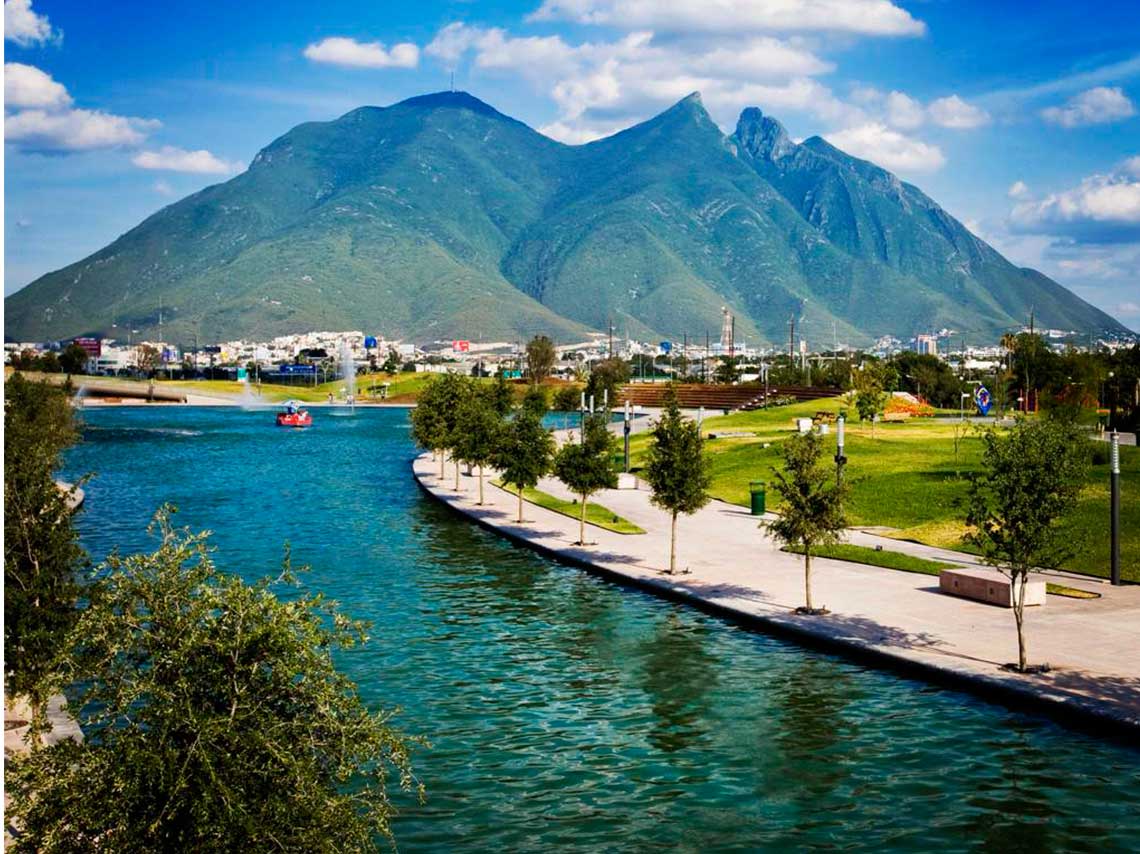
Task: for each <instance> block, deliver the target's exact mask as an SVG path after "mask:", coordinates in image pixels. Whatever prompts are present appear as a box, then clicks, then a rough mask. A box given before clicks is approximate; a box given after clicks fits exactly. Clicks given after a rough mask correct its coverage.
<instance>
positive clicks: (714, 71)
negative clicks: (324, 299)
mask: <svg viewBox="0 0 1140 854" xmlns="http://www.w3.org/2000/svg"><path fill="white" fill-rule="evenodd" d="M424 52H425V53H426V54H427V55H428V56H432V57H435V58H437V59H439V60H440V61H441V62H443V63H445V64H446V65H448V66H450V67H455V65H456V64H458V63H459V62H461V61H463V60H464V59H465V57H466V56H467V55H469V54H470V56H471V63H472V66H473V67H474V68H476V69H479V70H484V71H487V72H491V73H510V74H517V75H519V76H521V77H523V78H525V79H527V80H529V81H530V82H531V83H532V84H533V85H534V86H535V88H536V89H537V90H539V91H541V92H543V93H544V94H547V95H549V96H550V97H552V98H553V99H554V102H555V103H556V105H557V106H558V116H557V118H556V119H555V120H554V121H552V122H550V123H549V124H547V125H545V126H544V127H543V128H541V130H542V132H543V133H546V134H548V135H549V136H552V137H554V138H556V139H560V140H562V141H565V142H570V143H580V142H586V141H589V140H592V139H597V138H598V137H600V136H604V135H608V134H609V133H611V132H613V131H615V130H620V129H621V128H623V127H627V126H629V125H630V124H633V123H635V122H637V121H641V120H643V119H645V118H647V117H649V116H650V115H652V114H654V113H656V112H659V111H660V110H661V109H663V108H665V107H667V106H669V105H671V104H672V103H674V102H676V101H677V100H679V99H681V98H683V97H685V96H686V95H687V94H689V93H690V92H693V91H700V92H701V94H702V96H703V100H704V103H705V106H706V107H707V108H708V110H709V111H710V113H711V114H712V116H713V118H714V119H715V120H716V121H718V122H720V123H721V125H722V126H723V127H731V126H732V125H733V124H734V123H735V121H736V118H737V115H738V114H739V112H740V110H741V109H743V108H744V107H746V106H750V105H753V104H761V105H763V106H764V107H766V108H769V109H773V108H774V109H795V110H799V111H803V112H809V113H811V114H813V115H817V116H820V117H824V118H826V119H827V120H828V121H833V122H839V123H854V122H856V121H858V120H860V119H862V118H864V117H863V114H862V113H861V111H859V110H858V109H857V108H853V107H851V106H850V105H847V104H844V103H843V102H842V101H840V100H839V99H838V98H836V97H835V96H834V95H833V94H832V93H831V91H830V90H829V89H828V88H827V87H826V86H824V85H823V84H821V83H819V82H817V81H816V80H814V79H812V75H815V74H823V73H827V72H829V71H831V70H832V69H833V67H834V66H833V65H832V64H831V63H829V62H827V61H825V60H823V59H820V58H819V57H818V56H816V55H815V54H813V53H812V52H811V51H809V50H807V49H806V48H804V47H803V46H801V45H800V44H798V43H793V42H792V41H782V40H780V39H777V38H774V37H771V36H743V37H737V38H720V39H717V40H716V41H715V43H712V44H710V42H709V41H708V40H706V39H704V38H695V39H684V38H682V39H669V40H666V41H664V42H662V43H659V42H658V40H657V39H656V38H655V36H654V34H653V33H652V32H648V31H635V32H630V33H627V34H625V35H624V36H622V37H621V38H619V39H617V40H615V41H608V42H607V41H599V42H582V43H580V44H570V43H568V42H566V41H565V40H563V39H562V38H561V37H560V36H543V37H515V36H512V35H510V34H509V33H508V32H506V31H505V30H503V29H500V28H490V29H487V28H481V27H474V26H469V25H467V24H462V23H454V24H449V25H448V26H446V27H444V28H443V29H442V30H440V31H439V33H438V34H437V36H436V38H435V39H433V40H432V42H431V43H430V44H428V45H427V46H426V47H425V48H424Z"/></svg>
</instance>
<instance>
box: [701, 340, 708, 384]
mask: <svg viewBox="0 0 1140 854" xmlns="http://www.w3.org/2000/svg"><path fill="white" fill-rule="evenodd" d="M701 376H703V377H704V381H705V382H706V383H708V381H709V331H708V330H707V329H706V330H705V363H704V365H703V366H702V370H701Z"/></svg>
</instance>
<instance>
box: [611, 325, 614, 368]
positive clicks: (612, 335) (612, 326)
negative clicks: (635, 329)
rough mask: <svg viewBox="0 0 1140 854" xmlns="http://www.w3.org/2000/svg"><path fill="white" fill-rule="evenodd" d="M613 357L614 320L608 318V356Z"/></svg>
mask: <svg viewBox="0 0 1140 854" xmlns="http://www.w3.org/2000/svg"><path fill="white" fill-rule="evenodd" d="M613 357H614V322H613V319H612V318H611V319H610V358H611V359H612V358H613Z"/></svg>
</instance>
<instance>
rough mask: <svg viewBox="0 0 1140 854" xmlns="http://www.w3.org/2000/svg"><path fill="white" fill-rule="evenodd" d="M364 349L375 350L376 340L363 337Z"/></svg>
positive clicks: (373, 337) (370, 337) (368, 336)
mask: <svg viewBox="0 0 1140 854" xmlns="http://www.w3.org/2000/svg"><path fill="white" fill-rule="evenodd" d="M364 349H365V350H375V349H376V338H375V336H373V335H366V336H365V337H364Z"/></svg>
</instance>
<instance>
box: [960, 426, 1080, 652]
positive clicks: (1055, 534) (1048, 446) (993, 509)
mask: <svg viewBox="0 0 1140 854" xmlns="http://www.w3.org/2000/svg"><path fill="white" fill-rule="evenodd" d="M982 439H983V441H984V443H985V450H984V452H983V453H982V470H981V472H979V473H978V474H977V475H975V477H974V478H973V480H972V482H971V484H970V489H969V497H968V499H967V508H968V509H967V513H966V523H967V525H969V526H970V531H969V533H967V535H966V539H967V541H969V542H971V543H973V544H974V545H976V546H977V547H978V548H979V549H980V551H981V553H982V557H983V559H984V560H985V561H986V563H988V564H989V565H990V566H993V567H994V568H996V569H998V570H999V571H1001V572H1002V573H1003V574H1005V575H1006V576H1008V577H1009V579H1010V583H1011V584H1012V585H1013V617H1014V622H1015V623H1016V624H1017V650H1018V653H1017V666H1018V669H1019V670H1020V671H1022V672H1024V671H1025V669H1026V661H1027V653H1026V643H1025V588H1026V584H1027V582H1028V581H1029V573H1031V572H1034V571H1037V570H1038V568H1040V567H1055V566H1057V565H1059V564H1060V563H1061V562H1062V561H1064V560H1065V559H1066V558H1068V557H1070V556H1071V555H1072V554H1073V553H1074V551H1075V549H1076V547H1077V544H1076V543H1075V542H1074V537H1073V532H1072V530H1066V529H1065V527H1064V525H1063V522H1064V519H1065V516H1066V515H1067V514H1068V513H1069V512H1071V511H1072V509H1073V507H1074V506H1075V504H1076V501H1077V497H1078V495H1079V494H1080V490H1081V487H1082V485H1083V484H1084V479H1085V472H1086V470H1087V467H1088V444H1089V443H1088V442H1087V441H1086V440H1085V438H1084V436H1083V435H1082V434H1081V432H1080V430H1079V428H1078V427H1076V426H1075V425H1074V424H1073V423H1072V422H1065V421H1054V420H1045V421H1026V420H1020V421H1018V423H1017V424H1016V425H1015V426H1014V427H1013V428H1011V429H1010V430H1009V431H1008V433H1007V434H1006V435H1002V434H1001V433H999V432H997V431H996V430H994V429H993V428H991V429H989V430H987V431H986V432H985V433H984V434H983V436H982Z"/></svg>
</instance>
